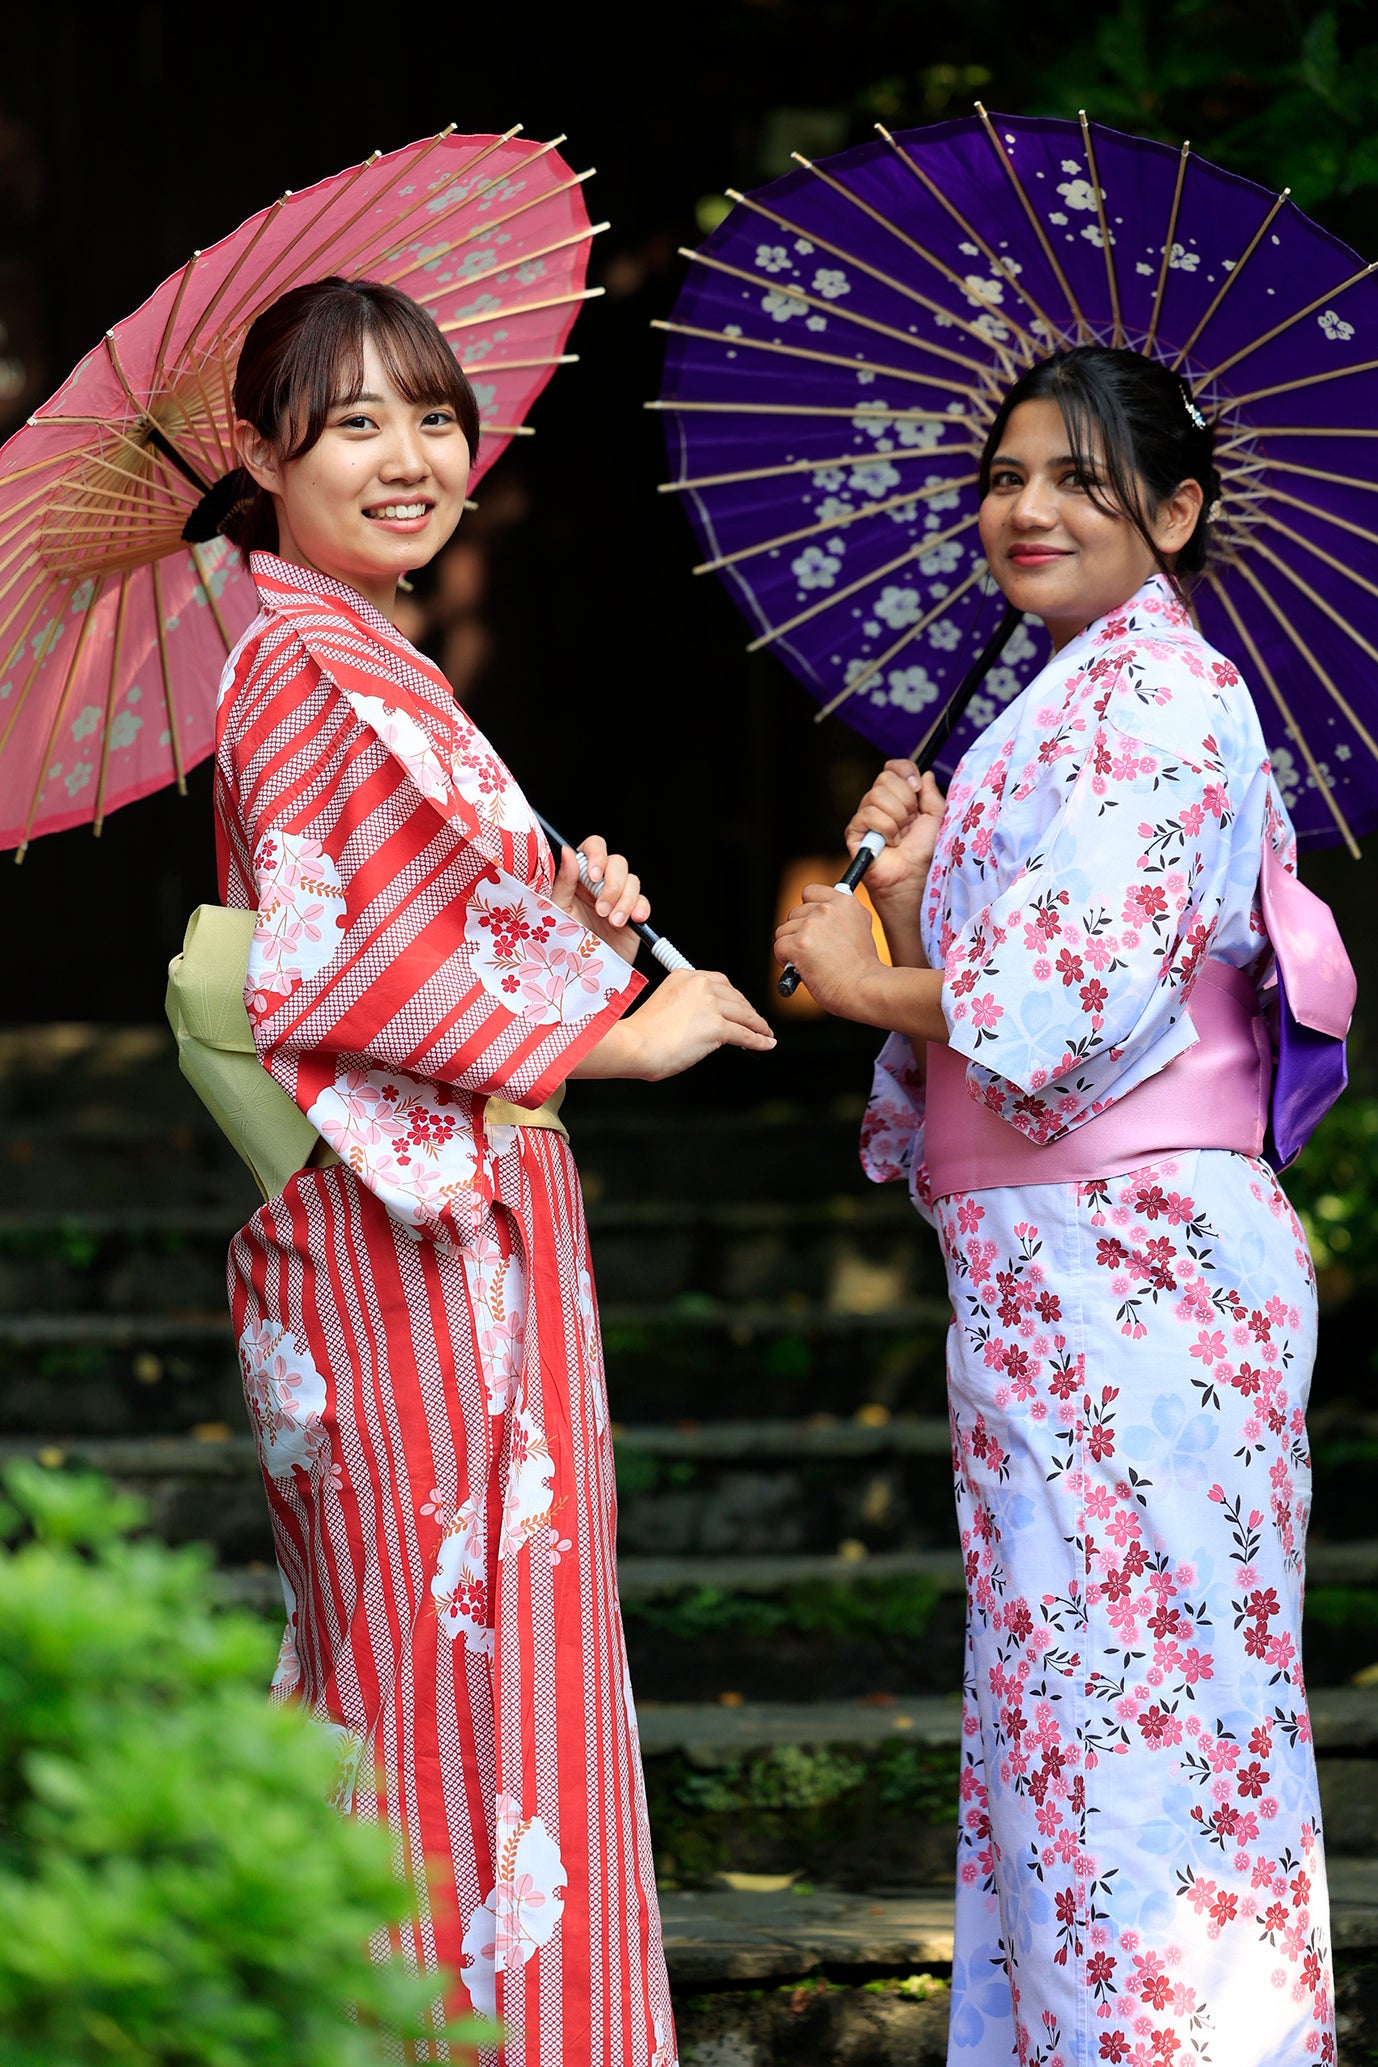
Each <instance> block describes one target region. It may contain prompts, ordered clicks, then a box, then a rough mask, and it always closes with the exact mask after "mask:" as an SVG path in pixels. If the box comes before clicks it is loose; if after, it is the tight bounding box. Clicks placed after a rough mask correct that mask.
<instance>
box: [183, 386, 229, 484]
mask: <svg viewBox="0 0 1378 2067" xmlns="http://www.w3.org/2000/svg"><path fill="white" fill-rule="evenodd" d="M204 363H205V362H204V361H200V362H198V363H197V364H195V365H193V366H192V368H191V369H190V370H191V377H192V379H193V380H194V381H195V383H196V392H197V394H198V395H199V396H200V397H201V404H202V407H203V408H204V409H205V412H206V423H207V425H208V426H209V428H210V434H211V437H212V439H213V440H214V450H213V452H211V455H210V456H211V472H212V473H213V474H214V476H215V478H216V479H217V480H219V478H220V476H221V474H222V473H225V474H228V473H229V471H230V469H231V467H232V466H233V465H234V464H235V461H234V458H233V455H232V453H231V451H230V450H229V448H227V446H226V444H225V440H224V439H223V438H222V436H221V435H220V418H219V416H218V414H217V412H216V408H215V404H214V403H213V402H212V401H211V398H210V396H209V395H208V394H207V393H206V383H205V381H204V380H203V379H202V377H201V376H202V371H203V368H204ZM217 364H218V366H219V370H220V378H221V386H222V388H224V387H226V386H227V382H226V378H225V362H224V360H223V358H222V359H219V360H218V361H217ZM230 421H231V423H233V421H234V407H233V404H232V403H231V407H230ZM187 422H188V425H189V427H190V428H191V430H192V433H193V436H195V437H196V442H197V444H198V445H199V446H200V449H201V451H202V452H207V451H208V450H209V448H208V447H207V445H206V441H205V439H204V438H203V437H201V436H199V434H198V426H197V424H196V420H195V418H194V417H191V416H189V417H188V418H187Z"/></svg>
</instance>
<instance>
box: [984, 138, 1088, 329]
mask: <svg viewBox="0 0 1378 2067" xmlns="http://www.w3.org/2000/svg"><path fill="white" fill-rule="evenodd" d="M976 112H977V114H978V115H979V116H980V118H981V127H982V128H983V129H984V130H985V132H986V135H987V136H988V137H989V139H990V147H991V149H992V150H993V151H994V153H995V155H996V157H997V158H998V159H999V160H1000V163H1001V164H1002V165H1003V166H1004V168H1005V173H1006V176H1007V177H1008V179H1009V182H1010V185H1011V186H1012V187H1013V188H1014V191H1015V193H1016V194H1018V196H1019V200H1020V205H1021V206H1022V208H1023V210H1024V213H1025V215H1026V216H1027V217H1028V219H1029V225H1030V227H1031V229H1032V230H1033V233H1034V235H1035V236H1036V237H1037V239H1038V242H1039V245H1040V247H1041V249H1042V252H1043V256H1044V257H1045V258H1046V259H1047V261H1048V264H1049V265H1050V266H1051V267H1052V269H1053V277H1054V278H1055V279H1056V281H1057V284H1058V286H1059V287H1060V288H1061V289H1062V292H1063V293H1064V294H1065V295H1066V297H1067V306H1068V308H1069V309H1070V310H1071V312H1072V316H1073V319H1074V320H1075V322H1076V326H1077V340H1078V342H1080V341H1081V340H1082V339H1083V338H1084V337H1092V336H1094V332H1093V331H1092V329H1091V325H1090V324H1089V323H1088V322H1087V320H1086V318H1085V316H1083V314H1082V313H1081V308H1080V305H1079V303H1078V301H1077V298H1076V296H1075V295H1074V294H1073V292H1072V290H1071V288H1070V287H1069V286H1068V284H1067V275H1066V274H1065V273H1064V272H1063V270H1062V267H1061V266H1060V265H1059V264H1058V261H1057V254H1056V252H1055V251H1054V250H1053V247H1052V245H1051V244H1050V243H1049V242H1048V237H1047V233H1046V231H1045V230H1044V228H1043V225H1042V223H1041V222H1040V221H1039V219H1038V211H1037V210H1036V209H1035V207H1034V205H1033V202H1032V201H1031V200H1030V199H1029V197H1028V195H1027V194H1026V193H1025V191H1024V186H1023V182H1022V181H1021V179H1020V177H1019V174H1018V173H1017V172H1016V171H1015V169H1014V166H1013V165H1012V164H1011V162H1010V157H1009V153H1008V152H1007V151H1006V150H1005V148H1004V146H1003V145H1002V144H1001V142H1000V139H999V137H998V136H997V135H996V134H995V129H994V127H993V125H992V123H991V119H990V116H989V115H988V114H987V113H986V110H985V108H984V107H983V106H982V104H981V102H980V101H979V100H978V101H977V102H976Z"/></svg>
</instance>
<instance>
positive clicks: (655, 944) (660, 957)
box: [533, 811, 694, 970]
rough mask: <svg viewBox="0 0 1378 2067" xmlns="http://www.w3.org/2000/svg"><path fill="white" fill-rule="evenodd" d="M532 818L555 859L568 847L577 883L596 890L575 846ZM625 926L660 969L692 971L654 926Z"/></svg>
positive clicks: (633, 922)
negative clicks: (642, 944) (548, 843)
mask: <svg viewBox="0 0 1378 2067" xmlns="http://www.w3.org/2000/svg"><path fill="white" fill-rule="evenodd" d="M533 816H534V817H535V820H536V823H537V825H539V827H540V828H541V831H542V832H543V833H544V834H545V836H546V838H547V839H548V840H549V842H550V844H551V846H552V847H553V848H554V849H555V853H556V857H557V858H558V856H559V852H560V849H561V848H562V847H568V849H569V851H570V853H571V854H572V855H574V857H575V859H576V860H577V861H578V863H579V881H580V882H581V883H582V884H583V885H584V888H585V889H586V890H596V889H598V888H599V887H600V886H599V885H598V884H596V883H595V882H594V881H593V880H592V878H591V877H590V875H589V867H588V863H587V862H586V861H585V859H584V857H583V855H582V853H581V852H580V850H579V849H578V848H577V847H576V846H575V844H574V842H573V840H567V839H566V838H565V837H564V834H563V833H559V832H557V831H556V830H555V827H554V826H553V825H552V824H551V822H550V820H549V819H548V818H543V817H542V816H541V813H540V812H539V811H537V812H535V813H534V814H533ZM627 924H628V926H629V927H630V928H631V930H632V932H633V933H635V935H636V936H637V939H638V940H644V941H645V943H646V945H647V947H648V948H649V949H650V950H651V954H652V956H653V957H654V959H655V960H656V961H657V962H659V964H660V966H661V968H662V969H666V970H671V969H690V970H692V969H693V967H694V964H693V963H692V962H691V961H690V960H689V958H688V956H687V955H682V954H681V953H680V951H679V949H678V948H677V947H676V946H675V944H674V942H673V941H670V940H667V939H666V938H665V935H664V934H663V933H657V932H656V929H655V927H654V926H644V925H641V924H639V923H638V921H637V920H636V919H628V921H627Z"/></svg>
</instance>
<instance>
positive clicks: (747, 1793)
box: [675, 1744, 866, 1815]
mask: <svg viewBox="0 0 1378 2067" xmlns="http://www.w3.org/2000/svg"><path fill="white" fill-rule="evenodd" d="M865 1779H866V1768H865V1765H864V1764H863V1763H862V1761H861V1760H860V1759H859V1758H848V1757H840V1756H839V1755H838V1754H837V1753H836V1752H834V1751H828V1750H826V1749H824V1750H820V1751H812V1750H809V1749H808V1748H807V1747H806V1746H804V1745H802V1744H779V1745H775V1746H773V1747H772V1748H771V1749H770V1750H768V1751H758V1752H756V1753H754V1754H753V1755H752V1756H750V1757H747V1758H735V1759H730V1760H729V1761H728V1762H727V1763H726V1764H724V1765H721V1766H716V1767H714V1768H713V1769H712V1770H711V1771H710V1772H706V1773H701V1772H694V1771H692V1770H691V1771H688V1772H686V1773H685V1774H684V1776H683V1778H682V1779H681V1780H680V1782H679V1784H678V1786H677V1787H676V1788H675V1795H676V1798H677V1799H678V1800H679V1801H681V1802H683V1803H684V1805H685V1807H686V1808H691V1809H704V1810H708V1811H709V1812H710V1813H713V1814H717V1815H733V1814H736V1813H737V1812H738V1811H739V1810H744V1809H820V1808H824V1807H825V1806H826V1805H827V1804H828V1803H829V1802H832V1801H836V1800H837V1799H838V1797H839V1796H840V1795H843V1794H850V1793H852V1792H853V1791H854V1790H855V1789H856V1788H858V1787H860V1786H862V1785H863V1783H864V1782H865Z"/></svg>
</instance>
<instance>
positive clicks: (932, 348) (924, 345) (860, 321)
mask: <svg viewBox="0 0 1378 2067" xmlns="http://www.w3.org/2000/svg"><path fill="white" fill-rule="evenodd" d="M820 241H821V240H820V239H818V238H815V239H814V242H815V243H818V242H820ZM679 255H680V257H681V258H687V259H689V260H691V261H692V262H693V263H694V264H696V265H701V266H707V267H708V268H709V269H710V271H712V272H715V273H725V274H726V275H727V276H728V278H729V279H732V280H745V281H746V283H747V285H748V287H765V288H766V289H767V291H768V292H769V293H772V294H782V295H784V296H785V298H786V299H787V300H789V301H797V302H799V303H800V304H801V305H802V306H803V307H804V308H807V309H818V310H819V311H821V312H822V314H824V315H825V316H836V317H837V318H838V319H839V320H840V321H842V322H844V323H855V324H856V325H857V326H858V328H859V329H862V330H872V331H874V332H875V333H876V335H877V336H879V337H889V338H893V340H894V341H895V343H896V344H902V345H903V346H904V348H905V350H906V351H911V352H912V351H919V352H931V353H932V354H933V356H934V358H936V359H946V360H947V361H948V362H949V363H950V364H951V365H953V366H965V367H966V368H967V369H968V371H969V372H972V373H976V374H981V375H984V374H985V372H986V370H987V362H986V361H985V360H983V359H973V358H971V357H970V356H969V355H968V354H967V353H966V352H954V351H952V350H951V349H950V347H949V346H947V345H938V344H930V343H929V342H928V340H927V339H926V338H922V337H916V336H915V335H914V334H913V332H912V331H908V330H897V329H895V327H894V325H893V324H890V323H879V322H877V321H876V319H875V318H874V317H872V316H858V315H857V314H855V312H854V311H853V310H851V309H849V308H848V307H847V305H846V303H845V302H837V301H824V300H823V299H822V297H821V296H819V295H814V294H806V293H805V292H804V290H803V288H802V287H788V286H783V285H782V286H772V285H771V284H770V283H769V282H768V281H763V280H762V279H761V277H760V275H759V274H758V273H748V272H746V271H745V270H744V269H743V268H742V267H741V266H730V265H728V264H727V263H726V262H725V261H724V260H723V259H720V258H711V257H710V256H709V254H708V253H707V252H706V251H691V250H689V249H688V248H687V246H685V245H681V246H680V252H679Z"/></svg>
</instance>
